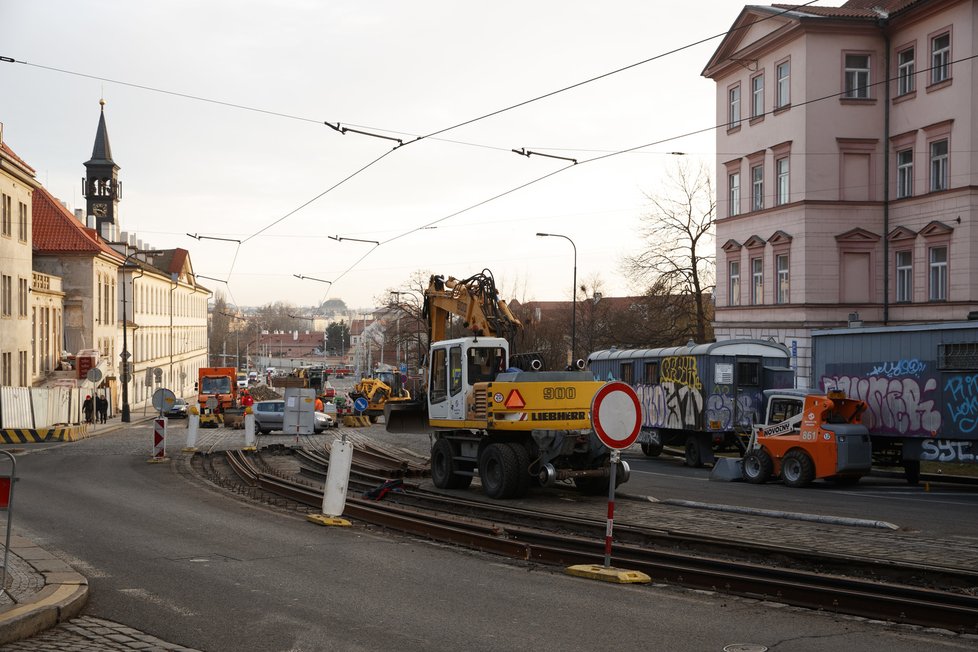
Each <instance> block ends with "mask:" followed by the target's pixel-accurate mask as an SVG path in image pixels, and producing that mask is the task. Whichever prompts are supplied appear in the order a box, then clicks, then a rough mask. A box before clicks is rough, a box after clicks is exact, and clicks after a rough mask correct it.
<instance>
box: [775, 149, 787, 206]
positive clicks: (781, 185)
mask: <svg viewBox="0 0 978 652" xmlns="http://www.w3.org/2000/svg"><path fill="white" fill-rule="evenodd" d="M774 165H775V168H776V170H777V174H778V185H777V188H776V193H777V194H776V196H775V198H774V203H775V204H776V205H778V206H780V205H781V204H787V203H788V157H787V156H786V157H784V158H779V159H778V160H777V161H775V163H774Z"/></svg>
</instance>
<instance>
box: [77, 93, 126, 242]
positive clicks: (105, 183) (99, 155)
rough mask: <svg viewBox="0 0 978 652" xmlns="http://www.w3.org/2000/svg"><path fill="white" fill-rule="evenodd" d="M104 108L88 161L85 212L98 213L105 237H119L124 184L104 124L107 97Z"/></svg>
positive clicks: (100, 231)
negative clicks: (119, 216)
mask: <svg viewBox="0 0 978 652" xmlns="http://www.w3.org/2000/svg"><path fill="white" fill-rule="evenodd" d="M98 103H99V105H100V106H101V111H100V114H99V118H98V131H96V133H95V147H94V148H93V149H92V158H91V159H90V160H89V161H87V162H86V163H85V178H84V179H83V180H82V183H83V185H84V187H83V190H82V194H84V195H85V199H86V200H87V205H86V213H85V214H86V215H94V216H95V228H96V230H97V231H98V234H99V235H100V236H102V237H103V238H104V239H106V240H109V241H112V240H115V239H116V231H117V224H118V222H117V219H116V218H117V215H118V213H119V200H120V199H122V184H120V183H119V166H118V165H116V164H115V161H113V160H112V148H111V147H110V146H109V132H108V130H107V129H106V128H105V100H99V102H98Z"/></svg>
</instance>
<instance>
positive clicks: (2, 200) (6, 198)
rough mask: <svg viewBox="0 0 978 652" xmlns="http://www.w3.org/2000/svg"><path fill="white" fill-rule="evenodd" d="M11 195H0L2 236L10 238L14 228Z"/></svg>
mask: <svg viewBox="0 0 978 652" xmlns="http://www.w3.org/2000/svg"><path fill="white" fill-rule="evenodd" d="M10 206H11V203H10V195H0V234H2V235H5V236H8V237H9V236H10V234H11V232H12V230H13V229H12V227H11V224H10V221H11V219H12V218H11V217H10Z"/></svg>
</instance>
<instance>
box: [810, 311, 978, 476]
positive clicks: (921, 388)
mask: <svg viewBox="0 0 978 652" xmlns="http://www.w3.org/2000/svg"><path fill="white" fill-rule="evenodd" d="M812 375H813V378H812V387H818V388H821V389H822V390H824V391H827V390H830V389H840V390H842V391H844V392H845V393H846V394H847V395H848V396H849V397H851V398H858V399H861V400H863V401H865V402H866V403H867V404H868V406H869V409H868V413H867V414H866V415H864V416H863V422H864V423H865V424H866V425H867V426H868V428H869V433H870V436H871V437H872V440H873V453H874V461H875V462H876V463H877V464H890V465H901V464H902V465H903V467H904V469H905V471H906V474H907V480H908V481H909V482H911V483H916V482H917V481H918V480H919V477H920V462H921V461H939V462H969V463H974V462H976V461H978V321H966V322H944V323H936V324H920V325H908V326H884V327H878V328H873V327H867V328H839V329H833V330H825V331H813V332H812Z"/></svg>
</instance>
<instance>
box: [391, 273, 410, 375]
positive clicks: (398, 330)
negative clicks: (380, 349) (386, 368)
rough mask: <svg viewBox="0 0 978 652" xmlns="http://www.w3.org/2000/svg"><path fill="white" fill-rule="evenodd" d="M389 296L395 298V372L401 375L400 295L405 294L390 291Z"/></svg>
mask: <svg viewBox="0 0 978 652" xmlns="http://www.w3.org/2000/svg"><path fill="white" fill-rule="evenodd" d="M391 294H392V295H394V296H396V297H397V336H396V337H397V348H396V350H397V353H395V356H396V358H397V359H396V360H395V363H396V364H395V365H394V366H395V367H397V370H398V371H397V372H398V373H401V371H400V370H401V295H402V294H407V292H398V291H397V290H393V291H391Z"/></svg>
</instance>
